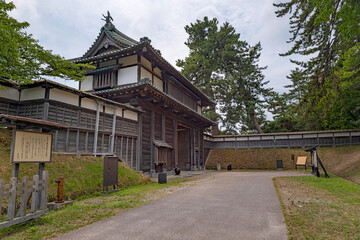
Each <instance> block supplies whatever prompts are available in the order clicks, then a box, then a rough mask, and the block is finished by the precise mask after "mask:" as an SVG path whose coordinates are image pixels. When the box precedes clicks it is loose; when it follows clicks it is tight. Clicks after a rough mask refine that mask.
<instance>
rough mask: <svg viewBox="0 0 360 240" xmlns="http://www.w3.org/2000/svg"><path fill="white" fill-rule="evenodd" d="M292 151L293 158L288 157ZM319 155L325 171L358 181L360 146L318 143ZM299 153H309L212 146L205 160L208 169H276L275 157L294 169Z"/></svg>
mask: <svg viewBox="0 0 360 240" xmlns="http://www.w3.org/2000/svg"><path fill="white" fill-rule="evenodd" d="M291 155H294V157H295V158H294V161H293V160H292V159H291ZM318 155H319V157H320V159H321V161H322V162H323V164H324V165H325V168H326V170H327V171H328V172H331V173H333V174H335V175H337V176H340V177H343V178H345V179H348V180H350V181H352V182H355V183H358V184H360V146H359V145H357V146H344V147H320V148H318ZM298 156H308V163H310V155H309V153H307V152H305V151H304V149H302V148H268V149H267V148H266V149H213V150H211V152H210V155H209V157H208V159H207V162H206V168H207V169H216V164H217V163H218V162H220V163H221V167H222V168H226V167H227V166H228V165H229V164H231V165H232V167H233V168H234V169H276V159H282V160H283V165H284V169H285V170H288V169H294V168H295V161H296V159H297V157H298Z"/></svg>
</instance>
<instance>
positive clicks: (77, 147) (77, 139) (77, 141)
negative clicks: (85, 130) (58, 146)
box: [76, 130, 80, 152]
mask: <svg viewBox="0 0 360 240" xmlns="http://www.w3.org/2000/svg"><path fill="white" fill-rule="evenodd" d="M79 140H80V131H79V130H77V131H76V152H79Z"/></svg>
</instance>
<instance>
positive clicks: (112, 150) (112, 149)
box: [110, 108, 116, 154]
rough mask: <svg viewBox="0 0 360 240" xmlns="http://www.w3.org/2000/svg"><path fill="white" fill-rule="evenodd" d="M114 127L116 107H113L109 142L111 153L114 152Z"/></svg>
mask: <svg viewBox="0 0 360 240" xmlns="http://www.w3.org/2000/svg"><path fill="white" fill-rule="evenodd" d="M115 129H116V108H114V115H113V123H112V131H111V143H110V152H111V154H114V145H115Z"/></svg>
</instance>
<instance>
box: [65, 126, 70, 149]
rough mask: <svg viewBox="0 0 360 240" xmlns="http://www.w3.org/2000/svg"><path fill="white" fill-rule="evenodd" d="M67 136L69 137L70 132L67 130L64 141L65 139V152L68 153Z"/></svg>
mask: <svg viewBox="0 0 360 240" xmlns="http://www.w3.org/2000/svg"><path fill="white" fill-rule="evenodd" d="M69 135H70V130H69V129H67V130H66V139H65V151H66V152H69Z"/></svg>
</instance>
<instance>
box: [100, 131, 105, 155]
mask: <svg viewBox="0 0 360 240" xmlns="http://www.w3.org/2000/svg"><path fill="white" fill-rule="evenodd" d="M104 138H105V133H103V134H101V153H104V152H105V151H104Z"/></svg>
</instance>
